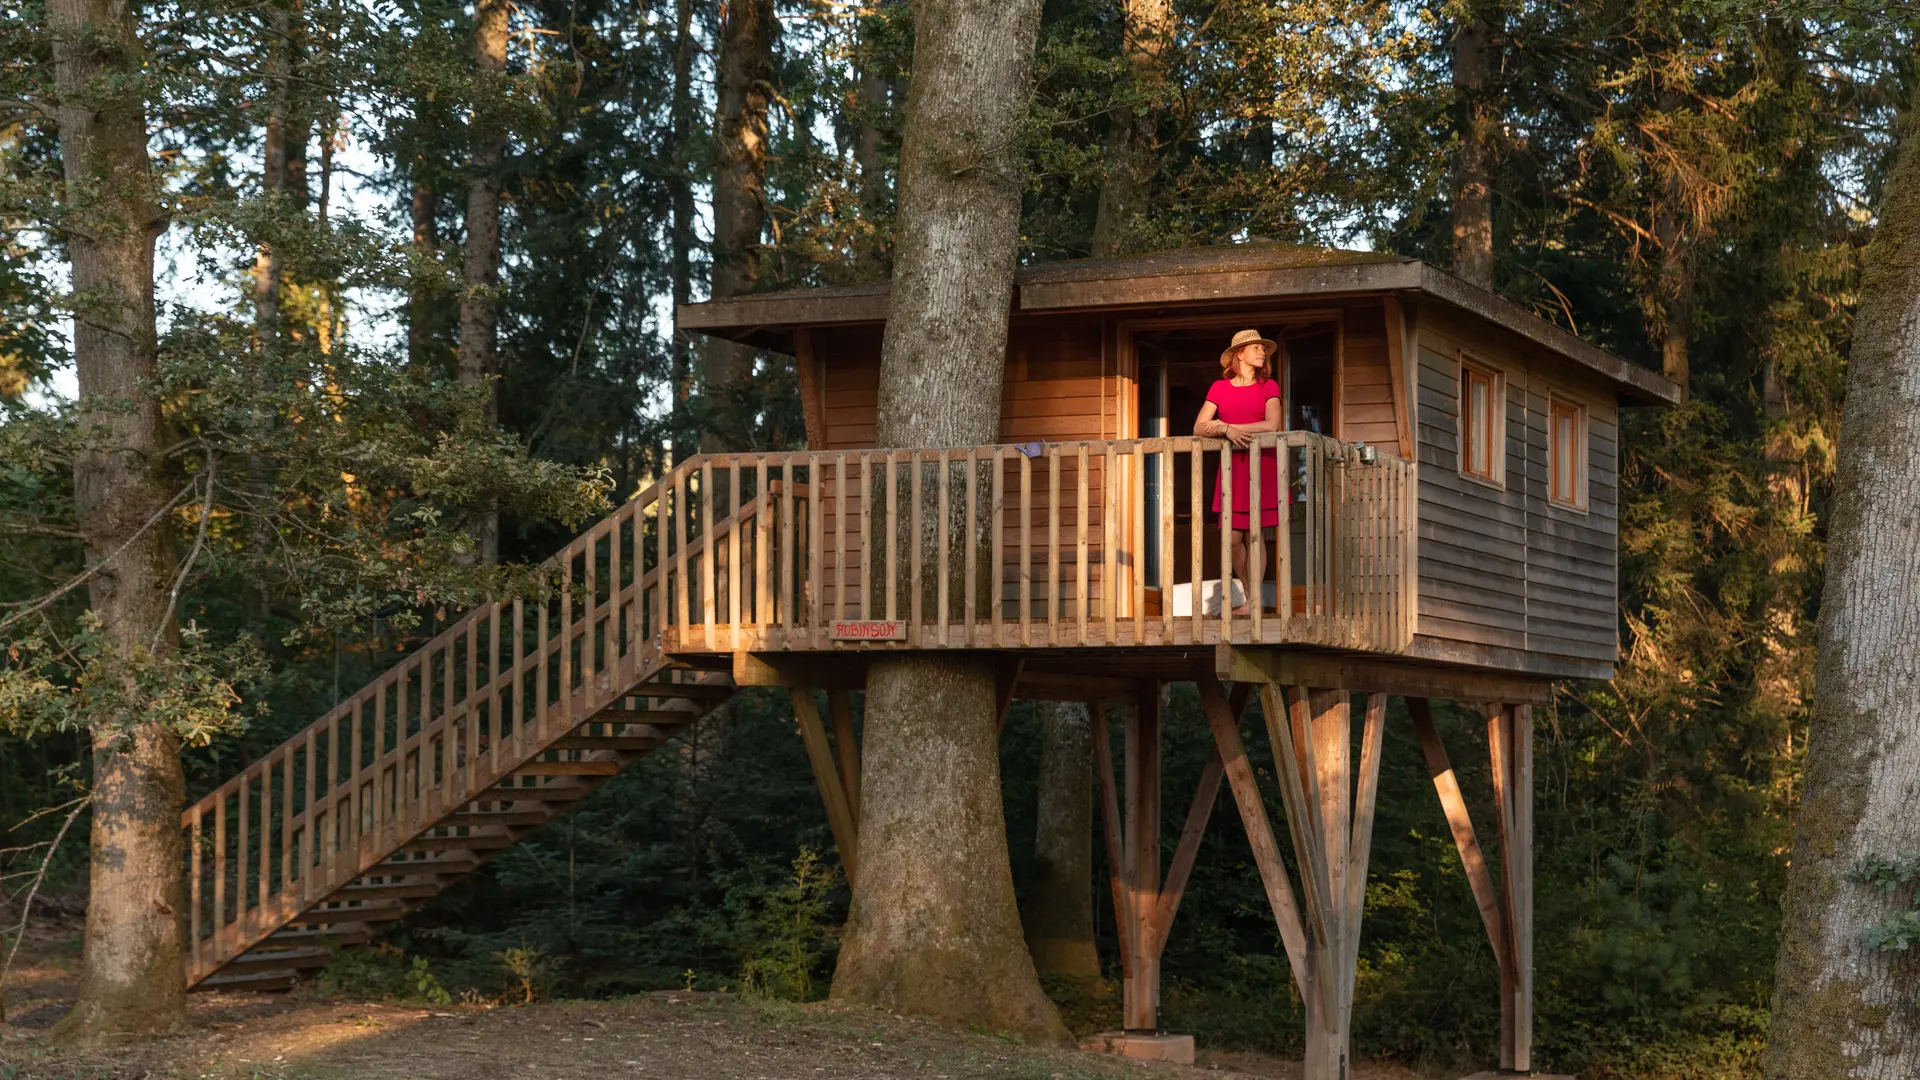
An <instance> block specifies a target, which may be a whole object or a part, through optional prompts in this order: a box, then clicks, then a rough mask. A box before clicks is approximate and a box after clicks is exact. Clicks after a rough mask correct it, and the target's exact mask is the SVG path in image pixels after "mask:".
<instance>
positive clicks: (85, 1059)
mask: <svg viewBox="0 0 1920 1080" xmlns="http://www.w3.org/2000/svg"><path fill="white" fill-rule="evenodd" d="M27 946H28V947H27V948H25V949H23V950H22V957H21V960H20V961H19V962H17V963H16V966H15V968H14V971H13V974H12V975H11V976H10V977H9V978H8V980H7V983H8V990H7V1001H6V1006H7V1011H6V1016H7V1020H8V1023H4V1024H0V1080H188V1078H193V1080H361V1078H367V1080H493V1078H496V1077H498V1078H512V1080H574V1078H580V1080H586V1078H593V1080H603V1078H607V1077H634V1078H637V1080H669V1078H671V1080H814V1078H836V1080H837V1078H848V1080H894V1078H900V1080H906V1078H914V1080H974V1078H982V1080H984V1078H989V1077H991V1078H996V1080H1019V1078H1030V1080H1104V1078H1108V1077H1134V1078H1138V1080H1150V1078H1151V1080H1189V1078H1198V1077H1200V1076H1207V1077H1213V1078H1223V1077H1233V1076H1244V1077H1261V1078H1273V1080H1283V1078H1289V1080H1290V1078H1293V1077H1297V1076H1299V1075H1300V1067H1299V1065H1298V1064H1296V1063H1293V1062H1287V1061H1281V1060H1276V1059H1271V1058H1264V1057H1260V1056H1257V1055H1245V1054H1232V1055H1208V1054H1206V1053H1205V1052H1204V1051H1203V1052H1202V1055H1201V1063H1200V1066H1199V1067H1196V1068H1180V1067H1176V1066H1168V1065H1157V1064H1140V1063H1134V1062H1128V1061H1125V1060H1122V1059H1119V1058H1115V1057H1111V1056H1109V1055H1105V1054H1094V1053H1086V1052H1081V1051H1074V1050H1055V1049H1042V1048H1035V1047H1028V1046H1023V1045H1020V1044H1018V1043H1015V1042H1011V1041H1009V1040H1006V1039H1001V1038H995V1037H992V1036H986V1035H979V1034H975V1033H972V1032H967V1031H960V1030H956V1029H953V1028H951V1027H946V1026H943V1025H939V1024H934V1023H928V1022H924V1021H918V1020H909V1019H906V1018H902V1017H898V1016H893V1015H890V1014H887V1013H884V1012H880V1011H877V1010H870V1009H855V1008H846V1007H841V1006H836V1005H830V1004H818V1005H788V1004H781V1003H772V1002H762V1001H754V1000H747V999H742V998H739V997H736V996H733V995H726V994H696V993H677V992H661V993H655V994H649V995H645V996H642V997H637V998H631V999H627V1000H623V1001H594V1002H555V1003H536V1004H533V1005H530V1006H525V1007H507V1008H498V1007H482V1006H463V1005H454V1006H448V1007H444V1008H420V1007H416V1006H406V1005H396V1004H390V1003H382V1002H367V1001H338V1000H332V1001H323V1000H317V999H315V998H312V997H303V996H301V995H298V994H293V995H288V994H195V995H193V996H192V997H191V999H190V1010H191V1018H190V1029H189V1030H188V1031H187V1032H185V1033H182V1034H180V1035H175V1036H170V1037H165V1038H157V1039H146V1040H137V1041H129V1042H126V1043H123V1044H119V1045H114V1046H109V1047H103V1048H95V1049H91V1050H87V1051H67V1050H61V1049H59V1048H57V1047H55V1046H53V1045H52V1044H51V1043H50V1042H49V1041H48V1039H47V1032H48V1029H50V1028H51V1027H52V1026H53V1024H54V1023H55V1022H56V1021H58V1020H59V1018H60V1017H61V1016H62V1015H64V1014H65V1012H66V1010H67V1008H68V1006H69V1005H70V1004H71V1000H72V994H73V991H74V985H75V979H74V968H75V963H76V961H77V958H78V956H77V954H78V948H77V945H75V944H74V939H73V937H72V935H70V934H66V935H60V936H57V937H54V936H46V937H43V938H41V939H39V940H30V941H29V942H28V943H27ZM1353 1075H1354V1078H1355V1080H1418V1074H1416V1073H1413V1072H1410V1071H1407V1070H1405V1069H1402V1068H1399V1067H1397V1066H1362V1067H1360V1068H1358V1069H1356V1070H1355V1072H1354V1074H1353Z"/></svg>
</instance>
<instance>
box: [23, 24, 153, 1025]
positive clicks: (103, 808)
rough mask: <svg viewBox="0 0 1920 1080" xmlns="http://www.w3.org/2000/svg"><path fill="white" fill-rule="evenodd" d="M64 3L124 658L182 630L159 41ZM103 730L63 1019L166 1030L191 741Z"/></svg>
mask: <svg viewBox="0 0 1920 1080" xmlns="http://www.w3.org/2000/svg"><path fill="white" fill-rule="evenodd" d="M47 14H48V16H49V20H48V21H49V23H50V26H51V29H52V33H53V41H54V65H55V71H54V76H55V80H56V83H57V85H58V87H59V96H60V104H59V108H58V113H57V119H58V123H59V127H60V158H61V165H62V168H63V170H64V172H65V177H66V194H65V214H66V216H65V217H64V219H63V221H62V225H63V227H64V229H65V232H66V238H67V243H68V245H69V247H68V250H69V255H70V259H71V264H72V268H73V289H74V294H75V296H76V298H77V304H76V311H75V317H74V331H73V356H74V367H75V369H76V374H77V375H78V381H79V390H80V393H79V405H80V409H81V411H82V412H83V413H85V414H86V416H85V420H84V423H85V424H87V425H91V426H95V427H96V430H98V431H100V432H101V436H100V437H99V438H98V439H97V440H95V441H96V444H97V446H98V447H99V448H98V449H92V450H86V451H82V452H80V453H78V454H77V455H76V456H75V459H74V465H73V479H74V496H75V501H76V503H77V511H78V516H79V524H80V533H81V535H82V536H83V537H84V539H85V545H86V555H87V560H88V562H89V564H92V565H98V564H100V563H102V562H103V561H104V562H105V565H104V567H103V568H102V569H101V571H100V572H99V573H98V574H96V575H95V576H94V578H93V579H92V580H91V581H90V582H89V583H88V602H89V606H90V607H91V608H92V610H93V613H94V614H95V615H96V616H98V617H99V619H100V621H101V624H102V629H103V634H104V637H105V643H106V646H107V648H108V649H109V650H111V652H112V654H113V658H114V659H115V660H116V661H117V662H119V663H121V664H125V665H133V664H138V663H140V662H141V661H142V659H143V658H148V657H152V656H153V655H155V654H157V653H163V652H166V651H169V650H172V649H174V648H177V647H178V640H179V639H178V635H177V633H176V630H175V626H174V620H173V618H172V613H171V608H170V605H169V604H168V601H167V590H168V585H169V580H170V578H171V576H172V571H173V551H172V544H171V533H170V531H169V530H170V528H171V524H170V523H169V522H168V521H166V520H165V515H164V509H165V507H166V505H167V503H168V502H169V501H170V489H169V487H168V485H167V484H166V482H165V480H164V478H163V474H162V469H163V468H164V452H163V448H164V447H165V446H166V445H167V444H168V442H169V441H170V440H169V439H167V438H166V437H165V432H164V428H163V422H162V420H161V416H160V405H159V402H158V401H157V400H156V399H155V398H154V395H153V392H152V389H151V387H152V382H153V379H154V374H155V359H156V349H157V339H156V335H155V326H154V302H153V244H154V237H155V235H156V234H157V232H158V230H159V229H160V228H161V226H162V219H161V215H160V208H159V206H158V204H157V201H156V198H155V190H154V179H153V175H152V171H151V169H150V167H149V164H148V158H147V126H146V108H145V100H144V97H143V91H144V88H145V85H146V84H145V82H144V81H143V79H142V77H141V70H142V63H143V61H144V59H145V56H144V50H143V48H142V46H141V42H140V39H139V35H138V33H137V32H136V24H135V18H134V13H133V8H131V7H129V6H128V5H127V4H125V3H122V2H119V0H53V2H52V3H50V4H49V5H48V8H47ZM128 677H131V676H130V675H129V676H128ZM92 737H93V805H92V826H91V827H92V836H91V840H90V842H91V848H92V861H91V865H90V867H89V871H90V878H89V881H90V898H89V902H88V905H87V924H86V936H85V945H84V948H85V955H84V959H83V962H82V970H81V977H80V991H79V996H78V999H77V1000H76V1002H75V1003H74V1007H73V1011H72V1012H71V1013H69V1014H68V1015H67V1017H66V1019H65V1020H63V1021H61V1024H60V1027H59V1030H58V1032H57V1034H58V1035H59V1036H60V1037H61V1038H64V1039H74V1040H83V1039H99V1038H105V1037H110V1036H113V1035H118V1034H134V1033H147V1032H154V1031H164V1030H168V1029H171V1028H177V1027H179V1026H181V1025H182V1024H183V1023H184V1022H185V1018H186V979H185V978H184V971H183V968H182V966H181V959H180V957H181V924H182V920H183V919H184V918H185V916H186V911H185V901H184V900H183V898H182V892H183V889H182V882H183V878H184V874H183V873H182V869H183V865H182V862H181V856H182V844H181V837H180V806H181V803H182V801H183V799H184V797H185V790H186V782H185V779H184V777H183V775H182V772H181V768H180V756H179V744H178V742H177V740H176V739H175V737H174V736H173V734H172V732H170V731H169V730H168V729H167V728H166V727H165V726H164V725H161V724H158V723H154V722H152V721H150V720H148V719H147V718H144V717H141V716H136V715H102V716H98V717H95V718H94V720H93V723H92Z"/></svg>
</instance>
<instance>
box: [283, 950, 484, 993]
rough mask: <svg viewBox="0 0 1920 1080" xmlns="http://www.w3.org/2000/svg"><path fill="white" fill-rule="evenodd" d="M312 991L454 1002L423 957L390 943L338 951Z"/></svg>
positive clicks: (321, 973) (315, 982)
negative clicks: (408, 952)
mask: <svg viewBox="0 0 1920 1080" xmlns="http://www.w3.org/2000/svg"><path fill="white" fill-rule="evenodd" d="M314 991H315V992H316V993H318V994H320V995H321V996H323V997H349V998H362V999H366V998H371V999H374V1000H385V1001H408V1002H415V1003H418V1004H422V1005H451V1004H452V1003H453V995H452V994H450V993H448V992H447V989H446V987H444V986H442V985H441V983H440V978H439V976H438V975H437V974H436V973H435V972H434V970H433V965H432V964H431V963H430V962H429V961H428V959H427V958H426V957H424V956H409V955H408V954H407V953H406V951H405V950H403V949H400V948H397V947H394V946H391V945H375V946H372V947H370V948H365V949H351V950H340V951H339V952H337V953H336V954H335V955H334V957H333V960H332V961H331V962H330V963H329V964H328V965H327V966H326V967H325V968H323V969H321V971H320V974H319V976H318V977H317V978H316V979H315V980H314Z"/></svg>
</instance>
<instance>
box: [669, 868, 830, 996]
mask: <svg viewBox="0 0 1920 1080" xmlns="http://www.w3.org/2000/svg"><path fill="white" fill-rule="evenodd" d="M840 885H841V881H840V872H839V870H838V869H837V868H834V867H831V866H823V865H822V864H821V860H820V856H819V854H818V853H816V852H815V851H814V850H813V849H812V848H802V849H800V854H799V856H798V857H797V858H795V859H794V860H793V867H792V874H791V876H790V877H789V878H788V879H787V880H785V881H782V882H778V883H776V884H774V885H772V886H771V887H769V886H768V885H766V884H764V883H762V882H760V881H756V880H754V878H753V877H752V876H749V875H741V876H739V877H737V878H736V879H735V881H734V883H733V884H731V885H730V886H729V887H728V888H727V891H726V898H725V900H724V901H722V903H721V907H720V909H719V910H718V911H716V912H713V913H712V914H711V915H710V916H709V917H708V919H707V920H706V921H705V923H704V924H703V926H702V931H703V933H705V934H706V935H707V936H708V938H709V940H712V941H713V942H714V943H716V944H719V945H721V946H723V947H725V948H729V949H730V950H732V951H734V952H736V953H737V954H739V956H740V958H741V960H740V971H739V976H740V989H741V991H742V992H743V993H746V994H750V995H753V996H757V997H764V998H771V999H773V1000H777V1001H812V1000H814V999H815V998H816V997H820V996H824V990H825V985H824V981H823V976H824V975H825V974H826V973H827V972H830V971H831V970H832V967H831V964H830V963H829V961H830V960H831V959H832V956H833V953H834V951H835V947H836V943H837V941H838V938H839V928H838V926H837V925H836V924H835V923H834V922H833V921H831V916H832V915H833V914H834V907H835V905H834V903H833V900H834V895H833V894H834V893H835V891H836V890H838V889H839V888H840ZM816 989H817V990H819V991H821V993H816Z"/></svg>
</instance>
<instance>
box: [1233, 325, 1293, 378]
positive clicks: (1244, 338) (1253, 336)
mask: <svg viewBox="0 0 1920 1080" xmlns="http://www.w3.org/2000/svg"><path fill="white" fill-rule="evenodd" d="M1256 341H1257V342H1259V343H1260V344H1262V345H1265V346H1266V347H1267V359H1268V360H1272V359H1273V354H1274V353H1276V352H1279V351H1280V343H1279V342H1277V341H1274V340H1273V339H1272V338H1263V337H1261V336H1260V331H1258V330H1242V331H1240V332H1239V333H1237V334H1235V335H1233V344H1231V345H1229V346H1227V350H1226V351H1225V352H1223V353H1221V354H1220V369H1221V370H1222V371H1225V370H1227V369H1228V368H1231V367H1232V366H1233V354H1234V353H1236V352H1239V351H1240V346H1242V345H1251V344H1253V343H1254V342H1256Z"/></svg>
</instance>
